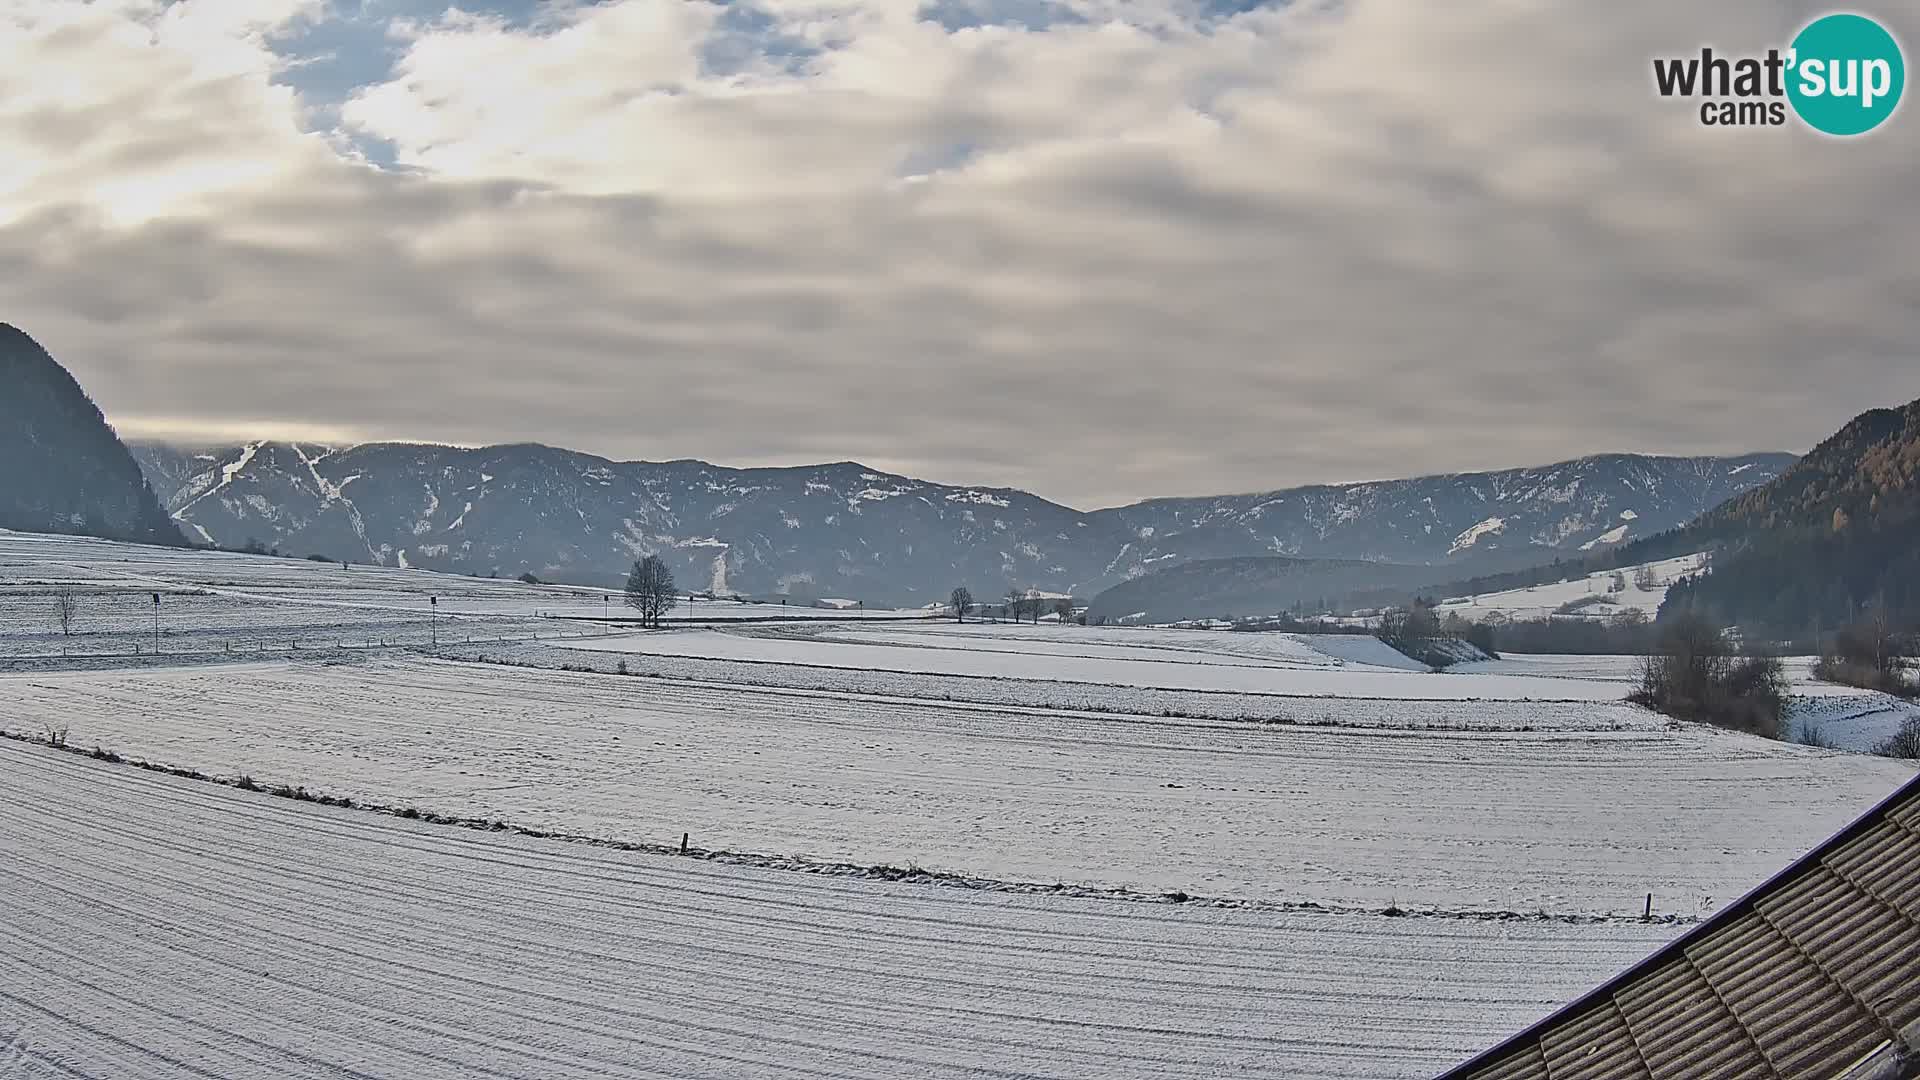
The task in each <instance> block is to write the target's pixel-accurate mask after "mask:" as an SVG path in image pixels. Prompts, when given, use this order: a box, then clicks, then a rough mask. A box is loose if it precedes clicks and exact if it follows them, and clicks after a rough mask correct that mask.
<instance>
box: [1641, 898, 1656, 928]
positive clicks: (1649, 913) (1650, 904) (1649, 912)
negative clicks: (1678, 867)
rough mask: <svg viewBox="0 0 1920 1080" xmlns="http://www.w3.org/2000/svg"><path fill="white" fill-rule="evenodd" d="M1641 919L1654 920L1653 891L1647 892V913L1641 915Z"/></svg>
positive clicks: (1643, 920) (1645, 920)
mask: <svg viewBox="0 0 1920 1080" xmlns="http://www.w3.org/2000/svg"><path fill="white" fill-rule="evenodd" d="M1640 921H1641V922H1652V921H1653V894H1652V893H1648V894H1647V913H1646V914H1645V915H1642V916H1640Z"/></svg>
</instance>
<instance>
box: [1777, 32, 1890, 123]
mask: <svg viewBox="0 0 1920 1080" xmlns="http://www.w3.org/2000/svg"><path fill="white" fill-rule="evenodd" d="M1792 49H1793V52H1792V59H1791V60H1790V61H1789V64H1790V65H1791V72H1790V74H1789V76H1788V80H1787V100H1789V101H1791V102H1792V103H1793V111H1794V112H1796V113H1799V114H1800V119H1802V120H1804V121H1806V122H1807V125H1808V126H1809V127H1812V128H1813V129H1814V130H1816V131H1823V132H1826V133H1827V134H1828V135H1859V134H1861V133H1863V132H1867V131H1872V130H1873V129H1874V128H1876V127H1879V126H1880V124H1881V122H1882V121H1884V120H1886V118H1887V117H1889V116H1892V115H1893V110H1894V109H1895V107H1897V106H1898V105H1899V104H1900V92H1901V91H1902V90H1904V89H1906V85H1907V65H1906V61H1905V60H1904V59H1903V58H1902V57H1901V55H1900V43H1899V42H1897V41H1895V40H1893V35H1892V34H1889V33H1887V31H1886V28H1885V27H1882V26H1881V25H1880V24H1879V23H1877V22H1874V21H1873V20H1872V19H1869V18H1867V17H1866V16H1864V15H1853V14H1839V15H1823V16H1821V17H1820V18H1818V19H1815V20H1813V21H1812V22H1810V23H1808V24H1807V25H1806V28H1805V29H1803V30H1801V31H1800V33H1799V34H1798V35H1796V36H1795V37H1794V39H1793V46H1792Z"/></svg>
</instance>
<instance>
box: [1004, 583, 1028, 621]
mask: <svg viewBox="0 0 1920 1080" xmlns="http://www.w3.org/2000/svg"><path fill="white" fill-rule="evenodd" d="M1026 613H1027V594H1026V593H1023V592H1021V591H1020V590H1019V589H1008V590H1007V618H1009V619H1011V620H1013V621H1014V622H1019V621H1020V617H1021V616H1023V615H1025V614H1026Z"/></svg>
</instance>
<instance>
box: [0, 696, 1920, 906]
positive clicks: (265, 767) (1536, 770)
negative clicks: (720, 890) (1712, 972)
mask: <svg viewBox="0 0 1920 1080" xmlns="http://www.w3.org/2000/svg"><path fill="white" fill-rule="evenodd" d="M1347 704H1353V705H1354V706H1355V707H1356V713H1357V716H1358V717H1359V719H1360V721H1361V722H1362V723H1366V724H1369V725H1379V724H1382V723H1391V722H1392V714H1391V712H1388V713H1387V714H1386V715H1385V716H1382V715H1381V714H1379V713H1377V712H1375V711H1374V710H1373V707H1372V706H1373V705H1374V704H1376V703H1365V702H1360V703H1346V702H1329V703H1322V706H1321V707H1322V708H1324V709H1327V710H1328V711H1327V712H1326V713H1325V715H1326V716H1327V717H1329V718H1331V719H1333V720H1334V721H1335V722H1338V721H1340V720H1341V719H1342V716H1343V711H1342V709H1341V706H1345V705H1347ZM1489 704H1494V703H1489ZM1443 707H1451V708H1460V709H1466V710H1473V709H1478V708H1481V707H1482V705H1481V704H1478V703H1476V704H1471V705H1467V706H1459V705H1453V704H1451V703H1445V704H1444V706H1443ZM1508 707H1514V706H1511V705H1509V706H1508ZM1586 707H1587V706H1570V708H1586ZM1609 708H1611V707H1609ZM51 715H60V716H63V717H65V718H70V721H71V731H70V733H69V736H68V737H69V739H70V741H71V742H72V743H73V744H74V745H77V746H83V747H91V746H94V745H96V744H97V745H100V746H103V747H108V748H110V749H113V750H116V751H118V752H120V753H121V754H123V755H129V756H133V755H137V756H140V757H144V758H150V759H154V760H157V761H163V762H166V763H169V764H175V765H182V766H190V767H193V768H197V769H200V770H202V771H206V772H211V773H216V774H220V775H227V776H233V775H237V774H240V773H248V774H250V775H251V776H252V777H253V778H254V779H255V780H257V781H259V782H261V783H269V784H271V783H288V784H304V785H306V786H309V787H314V788H317V789H324V790H326V791H329V792H336V793H343V794H347V795H351V796H353V797H355V798H359V799H372V800H376V801H380V802H385V803H393V804H417V805H418V806H420V807H421V808H423V809H430V810H434V811H437V812H442V813H449V814H464V815H472V816H481V817H487V818H502V819H505V820H508V821H511V822H515V823H518V824H527V825H533V826H538V827H542V828H548V829H556V830H561V831H566V832H573V833H581V834H586V835H592V836H598V837H609V838H618V839H626V840H635V841H652V842H668V841H671V840H677V839H678V837H679V836H680V834H681V833H682V832H690V833H692V834H693V836H694V838H695V839H696V841H697V842H699V843H701V844H703V845H704V846H707V847H711V848H726V849H730V850H736V851H745V852H756V853H764V854H770V855H781V856H790V855H801V856H807V857H810V858H814V859H819V860H825V861H833V862H853V863H858V864H863V865H871V864H880V863H885V864H892V865H907V864H917V865H920V866H924V867H926V868H928V869H932V870H939V871H944V872H951V873H957V874H962V875H967V876H975V877H982V878H987V879H993V880H997V881H1011V882H1056V881H1065V882H1069V883H1073V884H1080V885H1089V886H1099V887H1124V888H1129V889H1133V890H1137V891H1144V892H1155V893H1157V892H1168V891H1175V890H1178V891H1184V892H1187V893H1190V894H1193V895H1197V896H1206V897H1228V898H1243V899H1255V900H1268V901H1302V900H1309V901H1314V902H1318V903H1323V904H1329V905H1337V906H1354V907H1371V908H1381V907H1385V906H1387V905H1389V904H1391V903H1393V902H1395V901H1397V902H1399V903H1400V904H1401V905H1402V906H1409V905H1419V906H1432V907H1440V908H1473V909H1480V910H1502V911H1526V912H1531V911H1535V910H1537V909H1545V910H1547V911H1549V912H1552V913H1585V912H1611V913H1636V912H1638V911H1639V910H1640V907H1641V905H1642V903H1643V899H1644V895H1645V894H1646V893H1647V892H1653V893H1654V894H1655V899H1656V903H1657V904H1658V905H1659V906H1660V907H1661V908H1662V910H1667V911H1683V912H1686V913H1688V914H1693V915H1700V914H1705V913H1706V911H1708V910H1710V909H1711V908H1712V906H1713V904H1714V903H1715V902H1716V901H1724V900H1727V899H1730V898H1731V897H1732V896H1733V895H1734V894H1736V893H1737V892H1739V891H1742V890H1744V889H1745V888H1746V887H1749V886H1751V885H1754V884H1757V883H1758V882H1759V881H1760V880H1761V879H1762V878H1764V877H1765V876H1766V875H1767V874H1768V873H1769V872H1771V871H1773V870H1775V869H1778V868H1779V867H1781V866H1784V865H1785V864H1786V863H1787V862H1788V861H1790V860H1791V859H1792V857H1793V856H1794V855H1796V854H1798V853H1799V852H1801V851H1803V850H1805V849H1806V848H1808V847H1810V846H1812V845H1813V844H1814V843H1816V842H1818V841H1819V840H1821V839H1823V838H1825V837H1826V836H1827V835H1828V834H1830V833H1831V832H1833V831H1834V830H1835V829H1837V828H1838V827H1839V826H1840V825H1842V824H1844V823H1845V822H1846V821H1848V820H1849V819H1851V818H1852V817H1853V816H1855V815H1856V814H1858V813H1859V812H1861V811H1862V810H1864V809H1866V807H1868V806H1869V805H1871V804H1872V803H1873V802H1874V801H1876V800H1877V799H1878V798H1879V797H1881V796H1883V795H1884V794H1885V793H1886V792H1887V791H1889V790H1891V789H1892V788H1893V786H1895V785H1896V784H1897V783H1898V782H1899V781H1901V780H1903V779H1905V778H1906V777H1907V776H1909V775H1911V774H1912V771H1913V770H1912V767H1911V766H1910V765H1908V764H1905V763H1899V762H1893V761H1885V760H1879V759H1869V758H1862V757H1859V756H1857V755H1851V754H1840V753H1835V752H1831V751H1821V750H1813V749H1808V748H1805V747H1796V746H1787V745H1783V744H1778V743H1768V742H1764V741H1762V740H1757V739H1751V738H1747V737H1743V736H1736V735H1728V734H1724V733H1720V732H1714V731H1710V730H1702V729H1685V730H1677V731H1667V730H1654V731H1648V730H1632V731H1602V730H1589V731H1561V732H1538V731H1534V732H1526V731H1510V732H1457V731H1409V730H1402V729H1396V728H1392V727H1385V728H1382V727H1379V726H1367V727H1353V728H1348V727H1287V726H1273V725H1253V724H1245V723H1220V722H1207V721H1179V720H1166V719H1160V718H1148V717H1130V718H1129V717H1118V716H1109V715H1086V714H1072V713H1060V712H1052V713H1045V712H1034V711H1029V710H1019V709H1004V708H986V707H963V706H958V705H953V704H948V703H937V704H936V703H920V702H908V701H900V700H890V699H871V698H861V697H857V696H852V695H843V694H818V693H801V692H794V691H765V690H751V689H745V688H740V687H729V686H704V685H688V684H684V683H679V682H675V681H670V680H662V679H644V678H620V677H618V676H593V675H581V674H578V673H572V672H558V671H551V672H549V671H528V670H522V669H515V668H506V667H500V666H493V665H472V664H459V663H451V662H445V661H432V660H417V661H409V662H376V663H364V664H337V663H336V664H325V663H313V662H306V663H289V662H279V663H267V664H245V665H222V666H217V667H208V668H188V669H155V670H142V671H124V672H90V673H63V674H59V675H52V676H48V675H4V676H0V727H4V728H6V729H8V730H13V731H19V730H23V729H29V730H30V729H34V728H36V727H37V726H38V725H39V724H40V723H42V718H43V717H47V716H51Z"/></svg>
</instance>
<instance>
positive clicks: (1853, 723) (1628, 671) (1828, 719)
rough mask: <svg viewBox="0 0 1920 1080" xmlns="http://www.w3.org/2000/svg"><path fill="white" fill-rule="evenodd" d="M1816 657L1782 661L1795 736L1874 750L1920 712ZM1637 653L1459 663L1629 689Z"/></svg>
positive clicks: (1476, 670)
mask: <svg viewBox="0 0 1920 1080" xmlns="http://www.w3.org/2000/svg"><path fill="white" fill-rule="evenodd" d="M1814 661H1815V658H1814V657H1811V656H1790V657H1787V658H1785V660H1784V661H1783V663H1784V664H1785V666H1786V669H1787V681H1788V684H1789V685H1790V686H1791V687H1792V692H1793V700H1792V703H1791V705H1790V706H1789V708H1788V712H1787V735H1788V737H1789V738H1791V739H1794V740H1796V741H1816V740H1817V741H1818V742H1819V743H1820V744H1821V745H1831V746H1834V747H1837V748H1839V749H1842V750H1854V751H1859V752H1862V753H1870V752H1872V750H1873V748H1874V747H1876V746H1878V745H1880V743H1881V742H1882V741H1884V740H1885V739H1886V738H1887V737H1889V736H1891V735H1892V734H1893V733H1894V732H1896V731H1899V730H1900V725H1901V724H1903V723H1905V722H1906V721H1907V720H1908V719H1909V718H1910V717H1916V716H1920V702H1913V701H1903V700H1901V699H1900V698H1897V697H1894V696H1893V695H1892V694H1887V693H1883V692H1881V691H1878V690H1862V689H1859V688H1857V687H1852V686H1840V685H1837V684H1835V683H1830V682H1823V681H1821V680H1819V679H1816V678H1814V677H1813V665H1814ZM1640 663H1641V660H1640V658H1639V657H1637V656H1552V655H1532V656H1530V655H1521V654H1517V653H1510V654H1508V655H1507V656H1505V657H1503V658H1501V659H1499V660H1488V661H1482V662H1479V663H1473V664H1461V665H1458V666H1457V667H1456V668H1455V669H1454V670H1455V671H1457V672H1459V673H1462V674H1497V675H1512V676H1519V677H1526V678H1541V679H1574V680H1578V681H1579V682H1580V683H1582V684H1583V685H1584V684H1590V683H1594V682H1612V683H1614V684H1616V685H1618V686H1619V687H1620V693H1621V694H1622V695H1624V694H1626V693H1627V691H1628V690H1629V689H1631V688H1632V686H1633V685H1634V684H1635V683H1636V682H1638V681H1639V678H1640Z"/></svg>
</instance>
